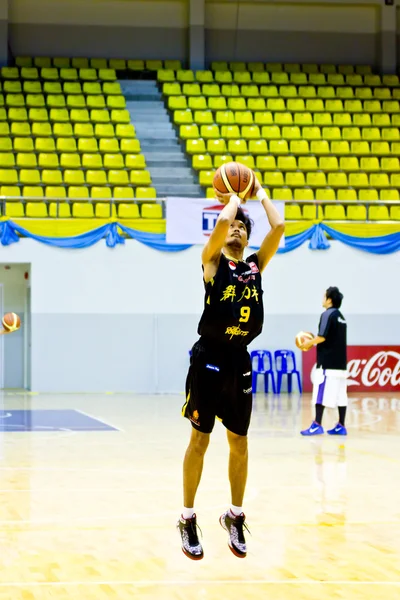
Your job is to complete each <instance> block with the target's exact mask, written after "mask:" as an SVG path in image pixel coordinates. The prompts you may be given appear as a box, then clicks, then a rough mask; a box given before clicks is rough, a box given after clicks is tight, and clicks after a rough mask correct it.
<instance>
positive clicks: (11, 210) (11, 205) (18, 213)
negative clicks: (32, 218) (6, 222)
mask: <svg viewBox="0 0 400 600" xmlns="http://www.w3.org/2000/svg"><path fill="white" fill-rule="evenodd" d="M5 216H7V217H10V218H14V219H15V218H19V217H24V216H25V212H24V205H23V204H22V202H6V205H5Z"/></svg>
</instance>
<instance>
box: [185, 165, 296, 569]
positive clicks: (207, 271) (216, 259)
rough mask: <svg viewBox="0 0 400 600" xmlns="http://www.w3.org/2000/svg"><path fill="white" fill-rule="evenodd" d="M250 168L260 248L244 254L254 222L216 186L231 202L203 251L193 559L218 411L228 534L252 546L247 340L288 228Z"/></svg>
mask: <svg viewBox="0 0 400 600" xmlns="http://www.w3.org/2000/svg"><path fill="white" fill-rule="evenodd" d="M250 173H251V175H252V177H254V194H255V195H256V196H257V198H258V199H259V200H260V201H261V203H262V205H263V207H264V209H265V212H266V214H267V217H268V221H269V223H270V225H271V230H270V231H269V233H268V234H267V236H266V237H265V239H264V241H263V243H262V245H261V247H260V249H259V250H258V252H255V253H254V254H251V255H250V256H249V257H248V258H246V260H244V259H243V253H244V250H245V248H246V247H247V246H248V243H249V237H250V234H251V221H250V219H249V218H248V217H247V216H246V215H245V213H244V212H243V211H242V210H241V209H240V199H239V197H238V196H237V195H235V194H220V193H217V192H216V194H217V197H218V198H219V200H220V201H221V202H222V203H223V204H225V208H224V209H223V210H222V211H221V213H220V215H219V217H218V220H217V223H216V226H215V228H214V231H213V232H212V234H211V236H210V238H209V240H208V242H207V244H206V245H205V247H204V250H203V253H202V266H203V274H204V285H205V303H204V311H203V315H202V317H201V319H200V323H199V327H198V333H199V335H200V339H199V341H198V342H196V343H195V344H194V346H193V349H192V358H191V364H190V368H189V372H188V376H187V381H186V403H185V405H184V406H183V409H182V414H183V416H185V417H186V418H188V419H189V420H190V421H191V424H192V433H191V439H190V443H189V446H188V448H187V450H186V454H185V459H184V464H183V493H184V508H183V511H182V515H181V518H180V519H179V521H178V525H177V527H178V528H179V531H180V535H181V539H182V550H183V552H184V554H185V555H186V556H187V557H188V558H191V559H193V560H200V559H202V558H203V548H202V546H201V543H200V541H199V539H198V535H197V522H196V514H195V512H194V500H195V496H196V492H197V488H198V485H199V483H200V478H201V473H202V469H203V459H204V455H205V452H206V450H207V447H208V444H209V439H210V434H211V432H212V430H213V427H214V422H215V418H216V417H217V418H218V419H219V420H221V421H222V423H223V425H224V426H225V427H226V429H227V437H228V443H229V448H230V454H229V480H230V485H231V500H232V504H231V506H230V508H229V510H227V511H226V512H225V513H224V514H223V515H222V516H221V517H220V523H221V525H222V527H223V528H224V529H225V530H226V531H227V532H228V535H229V540H228V543H229V547H230V549H231V550H232V552H233V553H234V554H235V555H236V556H238V557H240V558H244V557H245V556H246V552H247V550H246V541H245V538H244V533H243V529H244V528H246V525H245V515H244V513H243V509H242V505H243V496H244V491H245V486H246V479H247V463H248V452H247V430H248V427H249V424H250V417H251V410H252V382H251V379H252V377H251V373H252V368H251V360H250V356H249V353H248V352H247V345H248V344H249V343H250V342H251V341H252V340H253V339H254V338H256V337H257V336H258V335H259V334H260V333H261V330H262V326H263V319H264V312H263V300H262V294H263V291H262V285H261V283H262V282H261V272H262V271H263V270H264V269H265V267H266V266H267V264H268V262H269V261H270V260H271V258H272V257H273V256H274V254H275V253H276V251H277V249H278V246H279V241H280V239H281V237H282V235H283V232H284V222H283V221H282V219H281V217H280V215H279V213H278V211H277V210H276V208H275V207H274V205H273V204H272V202H271V201H270V200H269V198H268V197H267V194H266V193H265V191H264V190H263V189H262V187H261V185H260V183H259V181H258V180H257V178H256V177H255V175H254V174H253V173H252V172H251V171H250Z"/></svg>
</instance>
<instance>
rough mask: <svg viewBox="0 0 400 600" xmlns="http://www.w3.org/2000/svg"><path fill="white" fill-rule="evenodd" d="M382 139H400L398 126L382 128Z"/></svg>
mask: <svg viewBox="0 0 400 600" xmlns="http://www.w3.org/2000/svg"><path fill="white" fill-rule="evenodd" d="M382 139H383V140H388V141H391V142H392V141H398V140H400V135H399V129H398V127H385V128H383V129H382Z"/></svg>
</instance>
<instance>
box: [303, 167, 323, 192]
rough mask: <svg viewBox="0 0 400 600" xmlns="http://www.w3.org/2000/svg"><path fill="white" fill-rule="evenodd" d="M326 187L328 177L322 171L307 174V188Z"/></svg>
mask: <svg viewBox="0 0 400 600" xmlns="http://www.w3.org/2000/svg"><path fill="white" fill-rule="evenodd" d="M303 185H304V184H303ZM326 185H327V182H326V175H325V173H323V172H322V171H311V172H309V173H307V186H309V187H315V188H320V187H325V186H326Z"/></svg>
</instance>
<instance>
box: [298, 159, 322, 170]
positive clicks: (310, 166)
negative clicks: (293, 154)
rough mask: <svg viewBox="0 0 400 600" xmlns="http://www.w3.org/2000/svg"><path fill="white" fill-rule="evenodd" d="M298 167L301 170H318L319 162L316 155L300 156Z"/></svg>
mask: <svg viewBox="0 0 400 600" xmlns="http://www.w3.org/2000/svg"><path fill="white" fill-rule="evenodd" d="M298 167H299V169H300V170H301V171H305V172H307V171H317V170H318V163H317V159H316V157H315V156H300V157H299V159H298Z"/></svg>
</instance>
